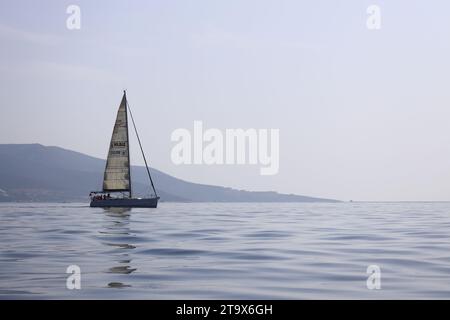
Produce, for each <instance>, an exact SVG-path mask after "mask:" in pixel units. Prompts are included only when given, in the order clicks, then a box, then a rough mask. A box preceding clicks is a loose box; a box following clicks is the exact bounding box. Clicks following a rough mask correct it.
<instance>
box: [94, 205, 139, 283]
mask: <svg viewBox="0 0 450 320" xmlns="http://www.w3.org/2000/svg"><path fill="white" fill-rule="evenodd" d="M104 211H105V214H104V224H103V226H102V229H101V230H100V231H99V233H100V234H102V236H104V237H103V239H105V240H106V241H104V242H102V244H103V245H105V246H107V247H109V248H111V249H112V250H110V251H109V252H111V255H112V256H111V257H112V259H111V262H112V263H114V265H113V266H111V267H110V268H108V269H107V270H105V272H106V273H113V274H117V275H122V276H124V275H128V274H131V273H133V272H134V271H136V270H137V268H134V267H133V266H132V261H133V259H132V257H131V255H130V253H131V250H134V249H136V246H135V245H134V244H132V241H133V239H134V237H133V234H132V231H131V229H130V217H131V215H130V213H131V209H130V208H104ZM107 287H108V288H125V287H131V285H130V284H125V283H122V282H120V281H115V282H110V283H108V284H107Z"/></svg>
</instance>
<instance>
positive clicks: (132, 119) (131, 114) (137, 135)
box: [127, 99, 158, 197]
mask: <svg viewBox="0 0 450 320" xmlns="http://www.w3.org/2000/svg"><path fill="white" fill-rule="evenodd" d="M127 107H128V110H130V116H131V121H132V122H133V127H134V132H136V137H137V139H138V142H139V147H140V148H141V152H142V157H143V158H144V162H145V167H146V168H147V173H148V178H149V179H150V183H151V185H152V188H153V192H154V193H155V196H156V197H157V196H158V195H157V194H156V189H155V186H154V184H153V180H152V176H151V175H150V170H149V169H148V165H147V159H146V158H145V154H144V149H142V144H141V139H139V134H138V132H137V129H136V124H135V123H134V118H133V112H131V108H130V104H129V103H128V99H127Z"/></svg>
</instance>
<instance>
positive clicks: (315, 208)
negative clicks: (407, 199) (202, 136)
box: [0, 203, 450, 299]
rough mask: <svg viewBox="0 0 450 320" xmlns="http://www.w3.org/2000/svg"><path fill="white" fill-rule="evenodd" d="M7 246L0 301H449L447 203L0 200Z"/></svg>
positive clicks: (0, 239) (2, 242) (1, 261)
mask: <svg viewBox="0 0 450 320" xmlns="http://www.w3.org/2000/svg"><path fill="white" fill-rule="evenodd" d="M0 246H1V251H0V299H15V298H26V299H30V298H32V299H60V298H63V299H66V298H68V299H84V298H86V299H92V298H106V299H134V298H139V299H174V298H179V299H229V298H230V299H240V298H243V299H247V298H248V299H313V298H319V299H333V298H339V299H341V298H344V299H361V298H364V299H366V298H367V299H393V298H405V299H416V298H425V299H428V298H445V299H450V203H338V204H217V203H204V204H195V203H191V204H174V203H161V204H160V207H159V208H158V209H133V210H131V211H126V212H120V211H111V210H104V209H93V208H92V209H91V208H89V207H87V205H86V204H0ZM69 265H78V266H79V267H80V268H81V289H80V290H68V289H67V288H66V279H67V277H68V276H69V275H68V274H66V268H67V267H68V266H69ZM369 265H377V266H379V267H380V269H381V289H380V290H369V289H368V288H367V285H366V280H367V277H368V276H369V275H368V274H367V273H366V271H367V267H368V266H369Z"/></svg>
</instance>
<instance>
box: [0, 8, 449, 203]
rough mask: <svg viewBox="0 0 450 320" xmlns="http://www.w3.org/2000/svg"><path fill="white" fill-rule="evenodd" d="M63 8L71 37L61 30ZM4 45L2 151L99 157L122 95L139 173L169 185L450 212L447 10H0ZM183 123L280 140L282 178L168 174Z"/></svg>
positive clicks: (227, 170) (217, 172)
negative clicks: (19, 147) (22, 146)
mask: <svg viewBox="0 0 450 320" xmlns="http://www.w3.org/2000/svg"><path fill="white" fill-rule="evenodd" d="M70 4H77V5H79V6H80V7H81V14H82V21H81V23H82V24H81V30H76V31H70V30H68V29H67V28H66V19H67V16H68V15H67V14H66V8H67V6H68V5H70ZM371 4H377V5H379V6H380V8H381V13H382V29H381V30H379V31H369V30H368V29H367V28H366V19H367V14H366V9H367V7H368V6H369V5H371ZM0 42H1V50H0V88H1V89H0V101H1V106H0V143H32V142H39V143H42V144H45V145H57V146H61V147H64V148H68V149H73V150H77V151H80V152H83V153H87V154H90V155H93V156H97V157H102V158H104V157H105V155H106V153H107V147H108V142H109V138H110V134H111V130H112V125H113V122H114V117H115V112H116V109H117V107H118V105H119V102H120V98H121V92H122V90H123V89H124V88H126V89H127V90H128V96H129V102H130V104H131V107H132V108H133V109H134V114H135V117H136V120H137V125H138V127H139V129H140V133H141V136H142V140H143V144H144V147H145V149H146V151H147V153H148V156H149V159H150V162H151V163H152V164H153V165H154V166H155V167H156V168H158V169H161V170H163V171H165V172H167V173H169V174H173V175H175V176H177V177H180V178H183V179H186V180H190V181H195V182H202V183H211V184H219V185H227V186H233V187H237V188H242V189H249V190H277V191H281V192H288V193H298V194H305V195H312V196H322V197H331V198H338V199H343V200H347V199H354V200H450V126H449V119H450V90H449V84H450V58H449V57H450V43H449V42H450V2H448V1H444V0H442V1H425V0H420V1H414V0H392V1H376V0H372V1H361V0H354V1H350V0H347V1H336V0H333V1H332V0H329V1H274V0H273V1H262V0H257V1H256V0H255V1H245V0H240V1H234V0H232V1H230V0H227V1H217V0H216V1H206V0H205V1H2V2H1V3H0ZM194 120H202V121H203V123H204V126H205V127H206V128H219V129H225V128H279V129H280V148H281V155H280V172H279V174H278V175H276V176H260V175H259V167H258V166H210V167H208V166H175V165H173V164H172V163H171V159H170V151H171V148H172V147H173V145H174V143H173V142H171V141H170V134H171V133H172V131H173V130H175V129H177V128H188V129H191V130H192V126H193V121H194ZM134 146H135V148H134V149H133V160H134V161H135V162H137V163H141V159H140V157H139V153H138V148H137V145H136V144H134Z"/></svg>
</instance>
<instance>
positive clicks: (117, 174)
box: [103, 93, 130, 192]
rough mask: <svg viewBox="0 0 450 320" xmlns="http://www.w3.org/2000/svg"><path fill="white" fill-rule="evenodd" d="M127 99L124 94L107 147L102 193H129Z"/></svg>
mask: <svg viewBox="0 0 450 320" xmlns="http://www.w3.org/2000/svg"><path fill="white" fill-rule="evenodd" d="M128 142H129V141H128V123H127V99H126V95H125V93H124V95H123V98H122V102H121V103H120V107H119V110H118V111H117V118H116V123H115V125H114V130H113V133H112V137H111V143H110V145H109V152H108V159H107V161H106V168H105V175H104V178H103V191H111V192H114V191H130V157H129V152H130V150H129V143H128Z"/></svg>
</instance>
